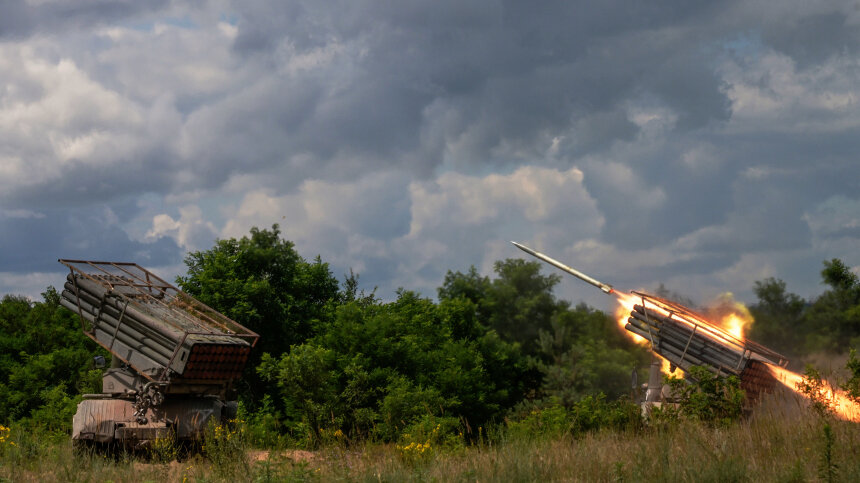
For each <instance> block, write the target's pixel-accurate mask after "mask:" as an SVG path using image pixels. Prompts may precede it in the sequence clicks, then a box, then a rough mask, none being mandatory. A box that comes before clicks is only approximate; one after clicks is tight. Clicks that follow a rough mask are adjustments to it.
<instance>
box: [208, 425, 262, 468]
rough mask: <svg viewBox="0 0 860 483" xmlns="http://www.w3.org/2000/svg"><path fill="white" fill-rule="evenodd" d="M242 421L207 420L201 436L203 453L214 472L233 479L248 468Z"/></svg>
mask: <svg viewBox="0 0 860 483" xmlns="http://www.w3.org/2000/svg"><path fill="white" fill-rule="evenodd" d="M243 423H244V421H240V420H237V421H226V422H224V423H218V422H216V421H215V420H214V419H210V420H209V424H208V426H207V427H206V433H205V435H204V438H203V441H204V442H203V447H202V449H203V454H204V455H206V458H207V459H208V460H209V461H210V462H211V464H212V467H213V469H214V471H215V474H216V475H218V476H219V477H221V478H224V479H230V480H233V481H235V480H236V479H237V477H240V476H242V475H245V474H247V472H248V470H250V463H249V461H248V454H247V449H248V448H247V445H246V441H245V433H244V425H243Z"/></svg>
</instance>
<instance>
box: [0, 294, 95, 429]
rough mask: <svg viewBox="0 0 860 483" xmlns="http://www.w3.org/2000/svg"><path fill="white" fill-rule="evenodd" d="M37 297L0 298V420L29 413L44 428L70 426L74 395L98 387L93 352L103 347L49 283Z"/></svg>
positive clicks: (74, 402) (7, 421) (75, 396)
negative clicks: (36, 299) (86, 332)
mask: <svg viewBox="0 0 860 483" xmlns="http://www.w3.org/2000/svg"><path fill="white" fill-rule="evenodd" d="M42 296H43V297H44V301H43V302H31V301H30V300H28V299H26V298H24V297H16V296H10V295H7V296H5V297H3V299H2V301H0V423H2V424H6V425H8V424H9V423H10V422H11V421H15V420H20V419H26V418H30V419H33V420H34V421H35V422H38V423H39V424H42V425H45V426H47V427H49V428H50V429H59V430H65V429H68V428H70V427H71V422H72V414H74V411H75V407H76V405H77V403H78V402H79V401H80V397H79V395H80V394H82V393H86V392H97V391H100V389H101V387H100V386H101V371H100V370H97V369H94V367H93V362H92V361H93V359H92V358H93V355H95V354H101V355H104V356H107V353H106V352H105V351H104V350H102V349H99V347H98V346H97V345H96V344H95V342H93V341H92V340H90V339H89V338H87V337H86V336H85V335H84V334H83V332H82V331H81V326H80V321H79V319H78V316H77V315H75V314H73V313H72V312H71V311H69V310H67V309H65V308H63V307H62V306H61V305H60V296H59V294H57V291H56V290H55V289H54V288H53V287H48V289H47V290H46V291H45V292H44V293H43V294H42Z"/></svg>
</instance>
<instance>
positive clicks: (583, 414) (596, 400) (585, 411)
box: [506, 394, 644, 439]
mask: <svg viewBox="0 0 860 483" xmlns="http://www.w3.org/2000/svg"><path fill="white" fill-rule="evenodd" d="M523 409H525V408H522V409H521V410H520V412H519V414H518V415H517V414H514V416H513V417H512V418H510V419H508V421H507V428H506V429H507V433H508V435H509V436H511V437H513V438H519V439H532V438H537V439H545V438H558V437H559V436H561V435H563V434H570V435H572V436H574V437H582V436H584V435H586V434H589V433H592V432H595V431H603V430H606V431H637V430H640V429H642V428H643V424H644V420H643V419H642V412H641V410H640V408H639V405H638V404H635V403H633V402H632V401H630V400H629V399H626V398H620V399H617V400H614V401H607V399H606V397H605V396H604V395H603V394H598V395H596V396H592V395H589V396H585V397H583V398H581V399H580V400H579V401H576V402H575V403H574V404H573V405H571V406H570V407H565V406H563V405H561V404H558V402H556V403H554V404H550V405H547V406H544V407H538V406H532V408H531V409H529V410H528V411H527V412H525V411H523Z"/></svg>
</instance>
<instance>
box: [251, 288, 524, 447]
mask: <svg viewBox="0 0 860 483" xmlns="http://www.w3.org/2000/svg"><path fill="white" fill-rule="evenodd" d="M473 309H474V305H473V304H471V303H470V302H468V301H464V300H454V301H445V302H442V303H441V304H434V303H433V302H432V301H430V300H429V299H424V298H421V297H419V296H418V295H417V294H415V293H412V292H408V291H401V292H400V293H399V294H398V298H397V300H396V301H394V302H391V303H387V304H372V305H361V304H358V303H355V302H350V303H347V304H344V305H342V306H340V307H338V309H337V310H336V315H335V318H334V320H333V322H332V323H331V325H330V326H328V328H327V330H326V331H325V332H323V333H321V334H320V335H318V336H317V337H315V338H313V339H311V340H309V341H308V342H306V343H304V344H301V345H295V346H293V347H292V349H291V351H290V353H289V354H285V355H283V356H282V357H280V358H274V357H265V358H264V360H263V363H262V364H261V365H260V367H259V371H260V374H261V375H262V376H263V377H264V378H265V379H266V380H267V381H270V382H273V383H275V384H276V385H277V387H278V388H279V390H280V394H281V397H282V399H283V401H284V407H285V408H286V411H287V413H288V414H287V415H286V416H287V418H288V419H293V420H294V421H301V422H303V423H304V424H306V425H308V426H309V427H310V428H311V431H313V433H314V437H315V438H316V439H317V440H319V438H320V431H319V430H320V429H322V428H330V429H331V430H335V429H340V430H341V431H343V432H344V433H345V434H346V435H347V436H348V437H349V438H351V439H353V438H361V437H377V438H381V439H383V440H385V441H394V440H396V439H397V438H398V436H399V435H400V434H401V432H402V431H403V430H404V428H406V427H407V426H409V425H410V424H412V423H414V422H416V421H418V420H420V419H421V418H422V417H424V416H426V415H433V416H439V417H441V416H444V415H451V416H454V417H463V418H465V419H466V420H467V421H469V422H470V424H473V425H474V424H483V423H484V422H486V421H488V420H490V419H491V418H493V417H497V416H499V415H500V414H501V413H502V412H503V411H504V410H505V409H507V408H508V407H510V406H511V405H512V403H514V402H516V401H517V400H518V399H519V398H521V397H522V392H521V387H522V383H521V381H522V380H523V378H524V374H525V373H526V371H527V368H526V361H525V359H524V358H522V356H521V355H520V354H519V352H518V350H517V346H516V345H513V344H508V343H505V342H503V341H501V340H500V339H499V338H498V336H497V335H496V334H495V333H494V332H492V331H486V330H484V329H483V328H482V327H480V326H479V325H478V322H477V320H476V318H475V317H473V316H472V315H471V314H472V313H473Z"/></svg>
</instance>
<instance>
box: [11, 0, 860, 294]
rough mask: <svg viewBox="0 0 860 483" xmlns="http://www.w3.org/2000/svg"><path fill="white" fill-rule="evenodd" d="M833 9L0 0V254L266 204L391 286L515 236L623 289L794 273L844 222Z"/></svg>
mask: <svg viewBox="0 0 860 483" xmlns="http://www.w3.org/2000/svg"><path fill="white" fill-rule="evenodd" d="M853 9H854V6H853V4H850V2H843V3H841V4H840V3H833V4H829V5H818V4H808V5H787V4H786V5H783V4H774V3H773V2H760V3H757V2H754V1H753V2H732V1H729V2H682V3H678V2H663V1H657V2H645V3H643V2H632V1H609V2H597V3H595V2H583V1H575V2H561V1H548V0H547V1H543V0H541V1H538V2H530V3H529V2H511V1H501V0H485V1H479V2H465V3H464V2H462V1H455V0H442V1H434V2H430V1H422V2H393V1H391V2H381V3H380V2H371V1H366V0H360V1H346V0H343V1H338V2H318V1H290V2H280V3H279V2H270V1H253V0H252V1H241V2H239V1H237V2H232V3H230V2H228V3H217V4H216V3H212V4H206V3H203V4H199V5H197V6H196V7H195V8H194V9H189V8H187V7H185V6H184V5H181V4H176V3H170V2H167V1H166V0H165V1H160V2H103V1H101V0H94V1H81V2H36V3H28V2H23V1H11V2H6V3H4V4H3V5H2V7H0V48H2V49H5V50H3V51H0V54H2V55H0V67H3V68H2V69H0V72H3V73H2V74H0V85H5V86H8V87H6V88H5V90H0V128H2V130H0V162H2V163H3V164H0V174H2V175H3V178H2V179H0V187H2V190H0V228H2V235H0V246H3V247H4V255H2V257H3V258H0V272H15V273H19V272H26V271H28V270H32V271H36V270H51V269H52V267H48V265H45V264H42V263H41V262H40V261H39V258H38V257H39V256H41V255H40V254H44V253H51V252H62V253H56V254H55V255H52V256H49V257H47V260H49V263H54V262H53V259H54V258H56V257H57V256H74V257H95V258H122V259H128V258H130V257H131V258H134V259H135V260H137V259H143V260H145V261H146V263H151V264H156V265H165V264H170V263H175V261H176V260H177V258H178V257H179V252H180V248H179V247H177V245H176V243H175V242H173V241H172V240H174V239H176V240H185V241H186V242H188V243H192V242H191V241H189V240H192V239H193V244H195V245H199V244H205V240H204V239H205V238H206V237H207V236H210V235H211V233H213V232H216V231H217V230H219V229H223V232H224V233H226V234H228V235H229V236H241V235H242V234H243V230H246V229H247V228H249V227H248V226H245V225H246V224H247V223H251V222H253V223H254V224H256V225H258V226H271V223H273V222H283V224H284V225H285V226H286V225H290V226H291V228H290V229H286V228H285V233H288V234H289V235H290V236H291V237H293V238H295V239H297V240H298V242H300V243H301V245H300V246H302V247H303V248H304V249H307V250H310V251H311V252H316V253H319V254H320V255H322V257H323V259H324V260H325V259H326V258H331V259H334V260H335V265H336V266H337V268H338V269H339V270H343V271H345V270H346V269H348V267H349V266H361V267H362V270H361V273H362V274H363V279H362V280H363V281H367V282H369V283H372V284H373V285H380V287H381V290H387V291H393V289H394V288H396V286H397V285H402V286H405V287H406V288H419V289H421V290H422V291H423V292H425V294H427V295H432V291H433V290H432V286H433V284H438V283H439V282H441V276H442V275H443V274H444V272H445V271H446V270H447V269H449V268H452V269H462V270H465V269H467V268H468V265H477V266H479V267H480V268H482V269H486V268H487V267H488V266H490V265H491V261H492V259H493V258H504V257H506V256H518V255H519V254H518V253H516V252H510V253H509V252H507V251H506V248H509V247H505V248H501V245H497V244H495V241H496V240H499V239H507V238H515V239H533V240H535V241H540V243H543V244H545V248H546V249H547V250H548V251H553V252H558V253H564V252H565V251H566V253H568V254H573V255H575V256H578V257H582V258H583V260H579V261H578V260H571V263H575V264H576V263H578V262H581V263H583V266H584V267H587V268H588V269H595V270H601V271H605V272H606V273H609V274H611V277H610V278H615V279H616V280H618V281H621V282H624V283H629V284H631V285H636V286H639V285H640V284H639V283H637V281H643V283H648V284H650V283H652V282H654V281H655V280H657V281H660V280H663V279H666V280H675V281H682V282H690V281H691V280H693V282H695V281H696V280H698V282H695V283H691V286H696V287H697V288H696V289H697V290H706V289H708V288H714V287H715V286H716V285H719V284H724V285H725V284H729V283H748V280H747V278H748V276H755V275H757V274H759V273H763V274H764V273H772V274H785V276H789V274H794V273H796V274H797V275H796V276H808V275H809V274H800V273H799V270H800V269H801V267H808V266H810V265H811V264H814V263H812V262H811V261H810V260H815V259H816V258H818V257H822V256H824V257H829V256H838V255H839V254H840V251H842V252H845V251H848V252H849V253H848V255H850V254H851V253H850V251H851V250H853V249H854V248H855V247H856V246H857V245H856V244H852V243H855V242H856V241H857V240H858V239H857V237H856V230H855V228H854V226H853V225H852V223H853V221H852V220H854V216H855V210H856V209H857V205H856V204H855V203H853V202H852V201H851V200H853V199H854V197H855V193H856V192H857V189H858V188H860V186H858V184H860V173H858V167H857V163H856V152H857V148H858V142H857V140H856V130H857V126H858V125H860V116H857V114H856V113H857V109H856V107H857V106H856V103H857V101H856V99H855V98H856V92H855V90H856V89H855V88H854V86H856V85H857V67H856V64H857V63H856V60H854V57H856V55H854V54H855V53H856V49H857V47H856V46H857V45H858V43H857V38H858V32H857V27H856V26H855V25H857V22H856V20H855V18H854V17H855V16H856V13H855V12H854V10H853ZM177 19H180V20H177ZM102 27H110V29H103V28H102ZM523 167H531V168H534V170H533V171H528V170H525V171H520V170H521V169H523ZM573 167H576V168H578V169H579V170H581V173H580V174H577V175H576V176H574V175H573V174H572V173H574V171H571V168H573ZM392 173H394V174H392ZM512 173H514V174H516V176H513V175H512ZM576 173H579V172H578V171H577V172H576ZM464 174H468V175H470V176H471V177H470V178H468V179H465V180H464V179H461V178H458V176H460V175H464ZM446 175H448V177H447V178H446V177H445V176H446ZM580 175H581V179H580V178H578V176H580ZM565 176H567V177H569V178H570V179H568V182H569V183H570V186H573V187H574V188H575V189H574V193H575V196H571V197H566V195H565V193H566V191H565V190H561V189H559V188H558V186H557V185H554V184H553V178H560V177H565ZM574 178H575V180H574ZM574 181H575V182H574ZM566 187H567V186H566ZM547 193H552V194H553V196H554V197H555V198H557V199H560V200H562V201H563V203H564V204H565V206H564V207H563V208H561V207H560V206H559V204H558V203H556V204H553V203H552V201H551V200H550V199H549V198H550V197H548V196H547ZM143 196H146V197H154V198H155V199H158V200H159V203H156V205H157V206H156V207H152V206H150V207H142V206H140V204H139V203H138V201H139V200H140V199H141V197H143ZM255 197H256V198H255ZM482 197H483V198H482ZM203 199H205V200H207V201H206V203H208V204H209V205H210V206H207V207H206V209H205V210H201V209H200V206H198V205H200V204H203V201H201V200H203ZM511 199H516V202H513V201H510V200H511ZM237 200H238V201H237ZM833 200H836V201H833ZM846 200H847V201H846ZM240 205H241V206H240ZM548 205H550V208H547V206H548ZM105 206H110V207H111V208H112V213H113V216H114V218H115V219H113V220H108V219H105V218H104V217H103V216H102V213H103V212H104V207H105ZM195 209H196V211H195ZM541 210H544V211H541ZM536 212H540V213H542V214H541V215H540V216H537V215H535V213H536ZM177 213H179V214H180V215H177ZM212 213H222V214H221V215H217V216H216V215H213V214H212ZM40 214H43V215H44V216H41V215H40ZM158 215H163V216H162V217H161V218H159V220H160V223H161V225H159V227H158V229H157V230H155V229H153V231H152V233H154V234H156V235H153V237H156V238H157V236H162V238H159V239H158V241H156V242H155V243H151V244H147V243H142V242H140V241H134V240H132V239H131V238H135V239H143V238H144V237H143V236H142V234H143V233H148V229H149V226H147V223H148V222H149V220H148V219H153V218H154V217H155V216H158ZM168 215H169V216H168ZM39 216H41V217H39ZM857 216H860V215H857ZM152 223H155V221H154V219H153V221H152ZM422 223H423V225H422ZM130 225H134V226H130ZM215 225H217V226H215ZM82 227H83V228H82ZM126 233H135V236H134V237H130V236H129V235H127V234H126ZM222 234H223V233H222ZM169 237H172V238H169ZM28 240H30V241H29V242H28ZM33 240H35V241H33ZM180 243H183V242H180ZM7 247H11V248H12V250H11V251H10V250H8V249H7ZM183 247H184V248H188V247H187V246H185V243H183ZM67 252H71V253H67ZM326 252H328V254H327V253H326ZM15 253H17V254H19V255H20V256H14V255H12V254H15ZM316 253H313V254H316ZM789 254H791V255H789ZM795 258H796V259H802V260H804V261H803V262H793V261H790V260H793V259H795ZM849 263H852V264H856V263H860V262H858V261H850V260H849ZM781 267H787V268H784V270H783V269H782V268H781ZM753 270H757V271H755V272H753ZM742 272H743V273H742ZM748 274H753V275H748ZM684 277H691V278H684ZM696 277H698V278H696ZM745 277H747V278H745ZM694 279H695V280H694ZM702 280H710V281H708V282H703V281H702ZM696 283H697V284H698V285H696Z"/></svg>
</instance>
